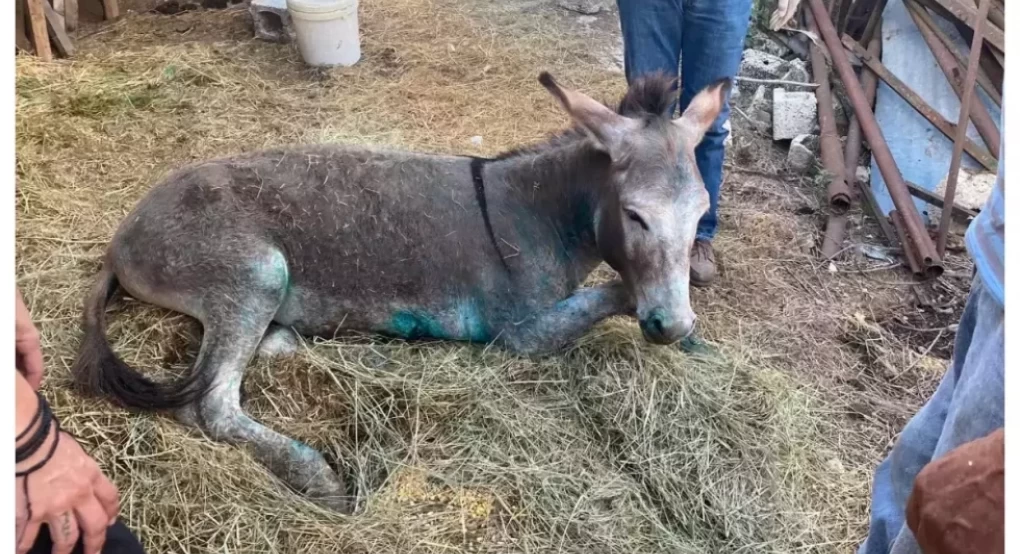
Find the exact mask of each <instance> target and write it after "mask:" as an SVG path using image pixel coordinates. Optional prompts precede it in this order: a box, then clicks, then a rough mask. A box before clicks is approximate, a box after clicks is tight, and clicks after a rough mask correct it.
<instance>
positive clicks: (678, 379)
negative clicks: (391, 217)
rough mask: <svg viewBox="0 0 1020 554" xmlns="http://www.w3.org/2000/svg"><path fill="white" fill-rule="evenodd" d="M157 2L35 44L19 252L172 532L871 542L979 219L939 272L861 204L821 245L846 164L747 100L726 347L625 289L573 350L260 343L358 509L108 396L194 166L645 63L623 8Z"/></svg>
mask: <svg viewBox="0 0 1020 554" xmlns="http://www.w3.org/2000/svg"><path fill="white" fill-rule="evenodd" d="M157 4H159V2H154V1H152V0H135V1H131V2H123V3H122V8H123V10H124V11H125V16H124V17H123V18H122V19H121V20H119V21H117V22H114V23H111V24H98V23H95V24H88V25H86V26H85V27H84V28H83V29H82V30H81V32H80V33H79V42H78V45H79V48H80V52H79V54H78V56H77V57H76V58H75V59H74V60H72V61H57V62H54V63H52V64H43V63H40V62H38V61H37V60H35V59H33V58H31V57H25V56H19V58H18V61H17V95H18V106H17V156H18V174H17V176H18V190H17V217H18V222H17V277H18V283H19V287H20V288H21V290H22V291H23V294H24V295H25V297H26V301H27V302H28V303H29V306H30V309H31V310H32V312H33V314H34V315H35V317H36V319H37V322H38V324H39V326H40V328H41V331H42V333H43V336H44V343H45V348H46V354H47V363H48V367H49V372H50V373H49V377H48V379H47V382H46V385H45V392H46V394H47V396H48V397H49V398H50V399H51V400H52V402H53V404H54V406H55V409H56V410H57V413H58V415H59V416H60V417H61V418H62V419H63V420H64V422H65V425H66V426H67V427H68V428H70V429H72V430H73V431H75V432H76V434H77V435H78V436H80V437H81V439H82V441H83V442H84V443H85V444H86V445H87V446H88V447H89V448H90V449H91V450H92V451H94V453H95V455H96V457H97V459H99V460H100V462H101V464H102V465H103V467H104V469H105V470H106V471H107V472H108V473H109V474H110V475H111V476H112V477H113V478H114V479H115V480H116V482H117V484H118V486H119V487H120V489H121V491H122V494H123V496H124V502H123V504H124V516H125V519H126V520H127V522H128V523H129V524H130V525H131V526H132V527H133V528H135V529H137V530H139V532H140V533H141V534H142V536H143V537H144V540H145V541H146V544H147V545H149V546H150V548H151V551H153V552H338V551H342V552H378V551H384V552H398V551H399V552H412V551H413V552H475V551H486V552H538V551H551V550H557V551H567V552H661V551H671V552H672V551H676V552H794V551H796V552H804V551H807V552H851V551H853V549H854V547H855V545H856V544H857V543H858V542H859V541H860V540H861V539H862V537H863V534H864V532H865V530H866V522H867V510H868V496H869V487H870V475H871V472H872V470H873V468H874V466H875V465H876V464H877V462H878V461H879V460H880V459H881V457H882V456H883V455H884V453H885V452H886V451H887V450H888V448H889V446H890V445H891V443H892V441H893V440H894V438H895V434H896V433H897V432H898V430H899V429H900V428H901V427H902V426H903V424H904V423H905V422H906V421H907V420H908V418H909V417H910V416H911V415H912V414H913V413H914V411H916V409H917V408H918V407H919V406H920V404H921V403H922V402H923V401H924V400H925V399H926V398H927V396H928V395H930V393H931V392H932V391H933V390H934V387H935V385H936V384H937V382H938V380H939V378H940V377H941V374H942V372H943V371H944V370H945V367H946V364H947V361H948V358H949V356H950V354H951V351H952V341H953V336H954V333H955V325H954V324H955V322H956V321H957V320H958V318H959V315H960V313H961V311H962V307H963V300H964V299H965V297H966V293H967V291H968V288H969V275H970V268H969V266H968V263H967V262H966V260H965V256H964V255H963V252H962V249H961V248H960V247H959V240H958V239H957V240H956V241H955V243H954V244H953V245H952V249H951V252H952V255H951V256H950V259H949V260H948V261H947V267H948V269H949V271H948V272H947V275H946V276H945V277H943V278H941V279H940V280H938V281H936V282H933V283H925V284H918V283H915V282H913V280H912V278H911V277H910V275H909V272H908V271H906V270H905V269H904V268H903V267H902V266H901V265H900V264H899V263H898V261H897V259H896V258H895V256H892V257H890V258H889V259H888V260H875V259H873V258H872V257H868V256H866V255H864V254H863V252H865V251H868V252H871V251H872V250H870V249H868V248H865V246H870V245H881V244H882V243H883V239H882V237H881V236H880V233H879V231H878V230H877V227H875V226H874V225H873V224H872V222H869V220H868V219H867V218H865V217H863V216H861V211H860V208H858V207H855V208H854V210H853V211H852V217H851V222H850V224H849V226H848V235H847V239H846V242H845V249H844V251H843V252H841V253H840V255H839V256H838V257H837V259H836V260H834V261H832V262H829V261H822V260H820V259H819V258H818V255H817V252H816V245H818V244H819V241H820V237H821V228H822V226H823V224H824V221H825V207H824V201H823V195H824V188H823V187H822V186H821V185H820V184H818V183H817V182H816V181H817V180H816V179H815V178H813V177H810V176H802V175H797V174H794V173H792V172H790V171H789V170H788V169H787V168H786V167H785V163H784V159H785V148H784V146H783V145H777V144H774V143H773V142H772V141H771V140H770V139H769V138H768V137H765V136H762V135H760V134H759V133H758V132H756V131H754V130H753V129H751V128H750V127H749V126H748V124H747V122H746V121H744V120H742V119H741V118H740V117H739V116H736V115H735V116H734V119H733V121H732V123H733V128H734V141H733V146H732V148H731V149H730V151H729V153H728V161H727V168H728V171H727V175H726V181H725V183H724V186H723V199H722V202H721V231H720V235H719V237H718V239H717V242H716V247H717V250H718V252H719V256H720V263H721V267H722V275H721V279H720V281H719V283H718V284H717V285H715V286H713V287H711V288H709V289H704V290H696V291H695V292H694V306H695V309H696V310H697V311H698V314H699V320H700V321H701V322H703V323H704V327H703V331H704V334H705V338H706V340H708V341H709V343H710V344H711V345H712V346H713V348H714V349H716V350H717V351H718V355H717V356H716V357H711V358H710V359H700V358H699V357H697V356H690V355H687V354H684V353H682V352H680V351H679V350H677V349H663V348H657V347H653V346H650V345H646V344H643V343H642V342H641V340H640V334H639V333H638V332H637V331H636V326H635V325H634V324H633V322H630V321H624V320H614V321H611V322H607V323H606V324H604V325H602V326H599V328H598V329H596V330H595V331H593V332H592V333H591V334H590V335H589V336H588V337H586V338H585V340H583V341H582V342H581V343H580V344H579V345H577V346H576V347H574V348H571V349H570V351H568V352H566V353H564V354H563V355H562V356H561V357H556V358H553V359H551V360H543V361H530V360H521V359H516V358H514V357H512V356H509V355H506V354H504V353H498V352H492V351H490V350H484V351H482V350H481V349H475V348H472V347H466V346H459V345H416V344H403V343H400V342H395V341H383V340H376V339H368V338H366V339H358V340H351V341H310V342H309V343H308V344H307V348H306V349H305V350H304V351H303V353H302V354H301V355H300V356H298V357H297V358H296V359H293V360H288V361H284V362H273V363H267V362H257V363H255V364H254V365H253V367H252V370H251V371H250V376H249V378H248V381H247V383H246V387H245V389H246V409H248V410H249V411H250V412H251V413H252V414H253V415H255V416H256V417H258V418H259V419H261V420H263V421H266V422H267V424H269V425H271V426H273V427H274V428H277V429H279V430H281V431H284V432H287V433H288V434H291V435H293V436H299V437H301V438H303V439H305V440H308V441H309V442H310V443H312V444H313V445H315V446H316V447H317V448H320V449H322V450H323V451H325V452H327V453H328V456H327V457H329V458H330V459H331V460H335V461H336V464H337V466H338V468H339V469H340V470H341V471H342V472H346V473H348V474H349V475H352V476H353V478H352V480H353V482H354V483H355V485H356V486H357V487H358V489H359V490H358V495H359V513H358V515H355V516H352V517H345V516H339V515H336V514H331V513H327V512H324V511H322V510H321V509H319V508H317V507H315V506H313V505H311V504H310V503H308V502H306V501H304V500H303V499H301V498H300V497H299V496H298V495H296V494H294V493H292V492H290V491H287V490H284V489H283V486H282V485H281V484H280V483H279V482H277V481H275V480H274V479H273V478H272V477H271V476H269V475H268V474H267V473H266V472H265V470H264V469H262V468H261V467H260V466H258V465H257V464H255V463H254V462H253V461H252V459H251V458H250V456H248V455H247V453H246V452H244V450H243V449H242V448H238V447H232V446H228V445H223V444H218V443H214V442H212V441H210V440H208V439H206V438H204V437H202V436H201V435H200V434H198V433H196V432H193V431H190V430H187V429H183V428H182V427H181V426H179V425H178V424H176V423H175V422H173V421H172V420H170V419H169V418H167V417H163V416H152V415H144V414H130V413H127V412H124V411H122V410H120V409H117V408H115V407H112V406H110V405H109V404H107V403H105V402H104V401H102V400H97V399H90V398H81V397H79V396H78V395H77V394H76V393H74V392H73V391H72V390H71V388H70V378H69V375H68V367H69V365H70V363H71V361H72V360H73V357H74V353H75V349H76V348H77V341H78V336H79V332H80V331H79V318H80V307H81V303H82V301H83V299H84V297H85V294H86V291H87V290H88V289H89V288H90V287H91V283H92V278H93V275H94V274H95V272H96V271H97V269H98V267H99V264H100V258H101V256H102V253H103V249H104V247H105V243H106V241H107V240H108V239H109V237H110V236H111V234H112V233H113V231H114V230H115V229H116V226H117V225H118V224H119V222H120V220H121V219H122V218H123V217H124V215H125V214H126V213H127V212H128V210H130V209H131V207H132V206H133V205H134V203H135V202H136V201H137V200H138V199H139V198H141V197H142V196H143V195H144V194H145V191H146V190H147V189H148V188H149V187H150V186H151V185H152V184H153V183H155V182H156V181H157V180H158V179H160V178H161V177H162V176H164V175H165V174H166V173H167V172H169V171H171V170H173V169H175V168H177V167H180V166H182V165H184V164H187V163H190V162H193V161H198V160H202V159H207V158H210V157H215V156H222V155H225V154H230V153H236V152H241V151H247V150H251V149H255V148H263V147H267V146H270V145H278V144H287V143H300V142H345V143H346V142H354V143H360V144H384V145H388V146H393V147H401V148H412V149H418V150H425V151H432V152H457V153H464V154H494V153H497V152H500V151H502V150H506V149H509V148H510V147H513V146H517V145H520V144H524V143H530V142H534V141H537V140H541V139H542V137H543V136H546V135H547V134H549V133H550V132H553V131H556V130H558V129H561V128H562V127H563V126H564V125H565V124H566V121H565V118H564V117H563V116H562V115H561V114H560V112H559V111H558V110H557V108H556V106H555V103H554V102H553V101H552V99H551V98H549V97H548V94H547V93H546V92H545V91H544V90H543V89H542V88H541V87H540V86H539V85H538V83H537V79H536V77H537V75H538V73H539V72H540V71H541V70H543V69H548V70H550V71H552V72H553V73H554V74H555V75H557V77H558V78H559V79H560V80H561V81H562V82H564V83H566V84H569V85H570V86H572V87H575V88H577V89H579V90H582V91H585V92H589V93H591V94H593V95H594V96H596V97H598V98H602V99H606V100H607V101H613V100H615V97H616V96H617V95H619V94H620V92H621V91H622V90H623V89H624V87H625V83H624V79H623V75H622V70H621V68H620V63H621V46H620V40H619V31H618V21H617V19H616V15H615V10H614V9H607V10H603V11H602V12H600V13H597V14H594V15H581V14H578V13H575V12H572V11H568V10H565V9H563V8H561V7H558V6H557V4H556V2H554V1H553V0H513V1H511V2H489V1H481V0H474V1H472V2H454V1H453V0H389V1H383V0H379V1H373V2H368V1H365V2H362V5H361V9H360V17H361V25H362V33H363V59H362V61H361V62H359V64H358V65H356V66H354V67H352V68H347V69H334V70H313V69H308V68H306V67H304V66H303V65H302V64H301V63H300V58H299V56H298V54H297V53H296V51H295V49H294V47H293V46H291V45H277V44H267V43H262V42H258V41H255V40H254V39H253V38H252V31H251V20H250V17H249V16H248V15H247V11H246V10H245V9H244V7H243V6H241V7H236V6H235V7H228V8H226V9H198V10H176V11H174V10H166V9H164V10H162V12H164V13H160V12H158V11H153V10H152V8H153V7H154V6H156V5H157ZM167 12H174V13H173V15H167ZM749 96H750V95H744V96H743V97H742V98H741V99H740V100H738V105H739V104H740V103H741V102H746V101H749ZM473 137H481V144H480V145H479V144H478V142H477V139H473ZM111 321H112V323H111V333H112V335H113V338H114V339H115V345H116V348H117V350H118V352H120V353H121V355H122V356H124V358H125V359H126V361H128V363H130V364H132V365H135V366H137V367H148V368H169V371H171V372H173V371H180V370H183V368H185V367H187V365H188V363H189V361H190V360H191V359H192V358H193V356H194V352H195V349H196V348H197V342H198V337H199V336H200V335H199V333H200V331H199V329H198V328H197V326H196V325H195V324H194V323H193V322H190V321H188V320H187V318H184V317H183V316H180V315H176V314H172V313H170V312H166V311H163V310H159V309H156V308H152V307H145V306H140V305H139V304H138V303H137V302H132V301H130V300H126V301H124V302H121V303H119V304H118V306H117V307H116V308H115V309H114V310H113V311H112V312H111Z"/></svg>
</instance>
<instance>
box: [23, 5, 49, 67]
mask: <svg viewBox="0 0 1020 554" xmlns="http://www.w3.org/2000/svg"><path fill="white" fill-rule="evenodd" d="M26 1H27V2H28V17H29V20H30V21H31V22H32V43H33V44H35V55H36V56H39V59H40V60H42V61H44V62H49V61H53V51H52V50H50V35H49V33H47V32H46V12H45V10H43V5H44V4H46V2H45V1H44V0H26Z"/></svg>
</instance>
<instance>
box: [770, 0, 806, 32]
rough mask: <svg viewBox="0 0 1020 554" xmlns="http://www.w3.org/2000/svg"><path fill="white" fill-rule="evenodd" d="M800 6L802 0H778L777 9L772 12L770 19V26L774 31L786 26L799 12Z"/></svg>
mask: <svg viewBox="0 0 1020 554" xmlns="http://www.w3.org/2000/svg"><path fill="white" fill-rule="evenodd" d="M799 7H800V0H777V2H776V9H775V11H773V12H772V17H771V18H770V19H769V28H771V29H772V30H773V31H778V30H780V29H782V28H783V27H785V26H786V24H787V23H789V22H790V20H791V19H793V17H794V16H795V15H796V14H797V8H799Z"/></svg>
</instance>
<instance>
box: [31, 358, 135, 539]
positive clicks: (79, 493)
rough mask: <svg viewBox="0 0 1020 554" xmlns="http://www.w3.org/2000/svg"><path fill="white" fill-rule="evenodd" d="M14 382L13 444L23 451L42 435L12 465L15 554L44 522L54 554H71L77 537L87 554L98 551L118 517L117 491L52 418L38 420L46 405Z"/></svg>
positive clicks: (34, 393) (39, 398) (94, 463)
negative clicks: (14, 435) (51, 540)
mask: <svg viewBox="0 0 1020 554" xmlns="http://www.w3.org/2000/svg"><path fill="white" fill-rule="evenodd" d="M14 378H15V432H16V434H17V437H18V439H16V441H15V443H16V444H15V446H16V447H19V448H20V449H26V445H27V444H29V443H30V442H32V440H33V438H34V437H35V436H36V435H37V432H38V435H39V436H40V437H42V441H41V442H40V443H39V446H38V448H36V449H34V452H32V453H31V454H29V455H27V456H26V457H25V458H24V459H22V460H18V461H17V463H16V465H15V472H16V473H15V480H16V483H15V485H16V487H15V489H16V503H15V504H16V508H15V510H16V511H15V527H16V533H15V537H16V540H17V552H18V554H24V553H25V552H28V551H29V549H30V548H31V547H32V545H33V544H34V543H35V540H36V537H37V536H38V534H39V528H40V526H41V525H42V524H44V523H45V524H47V526H48V528H49V532H50V536H51V537H52V539H53V543H54V548H53V552H54V554H68V553H70V552H71V550H72V548H74V546H75V544H76V543H77V541H78V538H79V536H80V537H81V539H82V542H83V543H84V547H85V550H84V551H85V552H86V553H89V554H93V553H98V552H99V551H100V550H101V549H102V545H103V542H104V541H105V539H106V529H107V527H109V526H110V525H112V524H113V523H114V522H115V521H116V518H117V512H118V511H119V499H118V495H117V489H116V488H115V487H114V486H113V484H112V483H110V481H109V480H108V479H107V478H106V476H104V475H103V474H102V472H101V471H100V470H99V466H98V465H97V464H96V462H95V461H94V460H93V459H92V458H90V457H89V456H88V454H86V453H85V451H84V450H82V448H81V446H80V445H79V444H78V442H77V441H76V440H74V437H72V436H70V435H68V434H67V433H64V432H62V431H60V428H59V425H58V424H57V423H56V421H55V420H52V419H50V418H48V417H45V416H43V415H38V416H37V414H42V413H43V412H42V411H40V410H42V409H44V408H45V406H44V405H43V404H42V403H43V402H45V401H44V400H42V399H41V397H40V396H38V395H37V393H36V392H35V391H34V390H33V389H32V386H31V385H30V384H29V382H28V381H27V380H26V379H25V377H24V376H23V375H22V374H21V373H19V372H15V375H14ZM48 420H49V421H51V423H50V424H49V425H47V424H46V422H47V421H48ZM43 430H45V433H43ZM27 450H33V449H30V448H29V449H27ZM19 457H20V452H19ZM22 474H25V475H22Z"/></svg>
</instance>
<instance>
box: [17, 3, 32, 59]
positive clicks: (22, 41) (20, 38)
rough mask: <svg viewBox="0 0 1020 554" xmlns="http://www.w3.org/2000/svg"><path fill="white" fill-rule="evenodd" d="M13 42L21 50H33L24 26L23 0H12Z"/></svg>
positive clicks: (30, 51)
mask: <svg viewBox="0 0 1020 554" xmlns="http://www.w3.org/2000/svg"><path fill="white" fill-rule="evenodd" d="M14 43H15V46H16V47H17V49H18V50H21V51H22V52H28V53H33V52H35V49H33V48H32V41H31V40H29V39H28V30H27V29H26V28H25V0H14Z"/></svg>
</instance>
